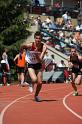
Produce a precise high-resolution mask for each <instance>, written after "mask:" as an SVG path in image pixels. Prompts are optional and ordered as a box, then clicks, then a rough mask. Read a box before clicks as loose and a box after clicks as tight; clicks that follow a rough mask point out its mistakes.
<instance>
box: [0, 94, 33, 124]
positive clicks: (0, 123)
mask: <svg viewBox="0 0 82 124" xmlns="http://www.w3.org/2000/svg"><path fill="white" fill-rule="evenodd" d="M30 95H32V94H28V95H25V96H23V97H20V98H17V99H16V100H14V101H12V102H11V103H10V104H8V105H7V106H6V107H5V108H4V109H3V110H2V112H1V114H0V124H3V117H4V114H5V112H6V110H7V109H8V108H9V107H10V106H11V105H13V104H14V103H16V102H17V101H18V100H20V99H23V98H25V97H28V96H30Z"/></svg>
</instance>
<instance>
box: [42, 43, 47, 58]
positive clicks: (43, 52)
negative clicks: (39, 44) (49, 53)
mask: <svg viewBox="0 0 82 124" xmlns="http://www.w3.org/2000/svg"><path fill="white" fill-rule="evenodd" d="M46 50H47V46H46V44H44V45H43V50H42V52H41V55H40V59H41V60H42V59H43V57H44V55H45V53H46Z"/></svg>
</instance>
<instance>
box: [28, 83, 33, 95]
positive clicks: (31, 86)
mask: <svg viewBox="0 0 82 124" xmlns="http://www.w3.org/2000/svg"><path fill="white" fill-rule="evenodd" d="M28 90H29V91H30V92H31V93H32V92H33V85H32V84H29V88H28Z"/></svg>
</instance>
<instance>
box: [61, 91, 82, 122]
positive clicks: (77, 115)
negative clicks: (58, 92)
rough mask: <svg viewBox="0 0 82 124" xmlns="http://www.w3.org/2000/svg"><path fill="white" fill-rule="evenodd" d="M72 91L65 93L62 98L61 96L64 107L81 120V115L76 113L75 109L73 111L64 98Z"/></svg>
mask: <svg viewBox="0 0 82 124" xmlns="http://www.w3.org/2000/svg"><path fill="white" fill-rule="evenodd" d="M72 93H73V92H70V93H69V94H67V95H66V96H65V97H64V98H63V104H64V106H65V107H66V109H67V110H68V111H70V112H71V113H72V114H73V115H75V116H76V117H77V118H79V119H81V120H82V116H81V115H79V114H78V113H76V112H75V111H73V110H72V109H71V108H70V107H69V106H68V105H67V104H66V99H67V98H68V97H69V96H70V95H71V94H72Z"/></svg>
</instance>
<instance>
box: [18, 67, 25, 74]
mask: <svg viewBox="0 0 82 124" xmlns="http://www.w3.org/2000/svg"><path fill="white" fill-rule="evenodd" d="M24 71H25V68H24V67H18V66H17V67H16V72H17V73H24Z"/></svg>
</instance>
